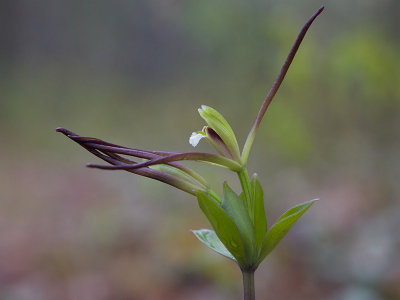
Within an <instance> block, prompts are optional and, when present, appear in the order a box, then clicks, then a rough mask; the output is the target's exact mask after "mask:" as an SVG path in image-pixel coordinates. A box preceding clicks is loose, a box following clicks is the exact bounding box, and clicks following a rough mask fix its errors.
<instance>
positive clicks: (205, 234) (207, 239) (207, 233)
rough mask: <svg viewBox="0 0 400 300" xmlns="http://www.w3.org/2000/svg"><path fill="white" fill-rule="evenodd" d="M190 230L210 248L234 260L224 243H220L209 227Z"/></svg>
mask: <svg viewBox="0 0 400 300" xmlns="http://www.w3.org/2000/svg"><path fill="white" fill-rule="evenodd" d="M192 232H193V234H194V235H195V236H196V237H197V238H198V239H199V240H200V241H201V242H203V243H204V244H205V245H206V246H207V247H209V248H210V249H212V250H214V251H215V252H218V253H219V254H222V255H223V256H226V257H228V258H230V259H232V260H234V261H236V259H235V258H234V257H233V256H232V254H231V253H230V252H229V250H228V249H226V247H225V246H224V244H222V242H221V240H220V239H219V238H218V236H217V235H216V234H215V232H214V231H212V230H209V229H199V230H192Z"/></svg>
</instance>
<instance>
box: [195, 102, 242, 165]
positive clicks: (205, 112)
mask: <svg viewBox="0 0 400 300" xmlns="http://www.w3.org/2000/svg"><path fill="white" fill-rule="evenodd" d="M199 114H200V116H201V117H202V118H203V119H204V120H205V121H206V122H207V124H208V125H209V126H210V127H211V128H212V129H213V130H214V131H215V132H216V133H217V134H218V135H219V137H220V138H221V139H222V141H223V142H224V143H225V144H226V147H227V148H228V149H229V152H230V153H231V155H232V157H233V159H234V160H235V161H237V162H239V163H241V159H240V151H239V145H238V142H237V140H236V136H235V133H234V132H233V130H232V127H231V126H230V125H229V123H228V122H227V121H226V120H225V118H224V117H223V116H222V115H221V114H220V113H219V112H218V111H216V110H215V109H214V108H212V107H209V106H206V105H202V106H201V108H199Z"/></svg>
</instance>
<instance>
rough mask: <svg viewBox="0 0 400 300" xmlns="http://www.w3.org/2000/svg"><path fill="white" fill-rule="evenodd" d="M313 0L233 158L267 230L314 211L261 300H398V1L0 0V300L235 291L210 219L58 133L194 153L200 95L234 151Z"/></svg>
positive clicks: (273, 270)
mask: <svg viewBox="0 0 400 300" xmlns="http://www.w3.org/2000/svg"><path fill="white" fill-rule="evenodd" d="M322 4H325V5H326V10H325V11H324V13H323V14H322V15H321V16H320V17H319V18H318V19H317V20H316V22H315V23H314V25H313V26H312V27H311V30H310V31H309V33H308V35H307V37H306V38H305V40H304V42H303V44H302V46H301V47H300V50H299V52H298V54H297V57H296V58H295V60H294V62H293V64H292V67H291V69H290V70H289V72H288V75H287V77H286V80H285V82H284V84H283V85H282V87H281V89H280V91H279V92H278V94H277V96H276V98H275V99H274V101H273V103H272V105H271V106H270V108H269V110H268V112H267V114H266V117H265V119H264V121H263V123H262V126H261V128H260V130H259V132H258V135H257V138H256V140H255V143H254V147H253V149H252V152H251V155H250V160H249V172H251V173H253V172H257V173H258V175H259V178H260V181H261V183H262V185H263V188H264V194H265V203H266V208H267V216H268V223H269V224H272V223H273V222H274V221H275V220H276V219H277V218H278V217H279V216H280V215H281V214H282V213H283V212H284V211H285V210H286V209H288V208H289V207H291V206H293V205H295V204H297V203H300V202H304V201H307V200H310V199H313V198H317V197H319V198H321V199H322V200H321V201H320V202H319V203H318V204H316V205H314V206H313V207H312V208H311V209H310V210H309V211H308V212H307V213H306V214H305V215H304V216H303V218H302V219H301V220H300V221H299V222H298V223H297V224H296V226H295V227H294V228H293V229H292V230H291V231H290V233H289V234H288V235H287V236H286V237H285V239H284V240H283V241H282V242H281V244H280V245H278V247H277V248H276V249H275V251H274V252H273V253H272V254H271V255H270V256H269V257H268V258H267V259H266V261H265V262H264V263H263V264H262V265H261V266H260V268H259V270H258V271H257V273H256V291H257V296H258V298H257V299H275V300H276V299H278V300H280V299H283V300H284V299H328V300H337V299H339V300H342V299H343V300H358V299H360V300H381V299H400V255H399V253H400V235H399V229H398V228H399V227H400V217H399V213H400V201H399V198H400V184H399V183H400V182H399V179H400V157H399V151H400V138H399V137H400V131H399V128H400V117H399V115H400V81H399V78H400V60H399V49H400V45H399V42H400V35H399V29H400V2H399V1H398V0H368V1H366V0H362V1H361V0H358V1H344V0H336V1H332V0H326V1H325V2H321V1H316V0H302V1H289V0H279V1H278V0H263V1H261V0H249V1H244V0H218V1H215V0H214V1H211V0H202V1H197V0H182V1H180V0H147V1H144V0H134V1H124V0H116V1H104V0H98V1H95V2H90V1H77V0H69V1H61V0H52V1H50V0H37V1H24V0H2V1H1V4H0V45H1V46H0V70H1V71H0V192H1V193H0V299H6V300H9V299H10V300H36V299H38V300H47V299H49V300H52V299H61V300H63V299H65V300H69V299H85V300H91V299H96V300H101V299H152V300H157V299H194V300H196V299H222V300H224V299H241V297H242V287H241V275H240V272H239V270H238V269H237V267H236V266H235V265H234V264H233V263H231V262H230V261H228V260H227V259H225V258H223V257H222V256H219V255H217V254H214V253H213V252H211V251H209V250H208V249H207V248H206V247H205V246H203V245H202V244H201V243H200V242H199V241H197V240H196V238H195V237H194V236H193V235H192V234H191V233H190V231H189V230H190V229H197V228H210V225H209V224H208V222H207V220H206V218H205V217H204V216H203V215H202V214H201V212H200V209H199V208H198V205H197V201H196V199H195V198H194V197H192V196H190V195H188V194H185V193H183V192H181V191H179V190H175V189H173V188H171V187H169V186H166V185H163V184H161V183H159V182H156V181H151V180H150V179H145V178H141V177H138V176H135V175H133V174H130V173H126V172H120V171H118V172H117V171H100V170H92V169H87V168H85V163H88V162H99V161H98V160H97V159H96V158H95V157H93V156H91V155H90V154H89V153H88V152H86V151H85V150H84V149H82V148H80V147H79V146H77V145H76V144H74V143H72V142H71V141H69V140H67V139H66V138H65V137H64V136H63V135H61V134H57V133H56V132H55V131H54V129H55V128H56V127H57V126H63V127H65V128H67V129H70V130H72V131H75V132H77V133H78V134H81V135H84V136H94V137H97V138H101V139H105V140H107V141H109V142H112V143H116V144H122V145H125V146H131V147H137V148H142V149H152V150H166V151H191V150H193V149H192V147H191V146H190V145H189V143H188V138H189V136H190V134H191V133H192V131H196V130H200V129H201V128H202V126H203V125H204V122H203V120H202V119H201V118H200V116H199V115H198V113H197V108H198V107H200V105H202V104H206V105H209V106H212V107H214V108H216V109H217V110H218V111H220V112H222V113H223V115H224V116H225V117H226V118H227V119H228V121H229V122H230V123H231V125H232V127H233V129H234V130H235V132H236V134H237V137H238V140H239V143H240V144H241V145H243V142H244V140H245V138H246V135H247V133H248V131H249V129H250V126H251V124H252V121H253V120H254V118H255V116H256V114H257V111H258V109H259V106H260V105H261V103H262V100H263V99H264V97H265V95H266V92H267V90H268V89H269V88H270V86H271V85H272V83H273V81H274V79H275V77H276V75H277V74H278V72H279V70H280V67H281V65H282V63H283V61H284V59H285V57H286V55H287V53H288V51H289V49H290V47H291V45H292V43H293V42H294V40H295V38H296V36H297V33H298V31H299V30H300V28H301V27H302V25H303V24H304V23H305V21H306V20H307V19H308V18H309V16H311V15H312V14H313V13H314V11H316V10H317V9H318V8H319V7H320V6H321V5H322ZM198 150H201V151H210V152H211V151H212V149H210V147H209V146H208V145H207V143H200V145H199V146H198ZM190 166H192V167H195V168H197V170H199V172H201V174H202V175H204V176H205V177H206V178H207V179H208V180H209V181H210V182H212V183H213V186H214V187H215V189H217V190H218V191H219V192H220V190H221V184H222V182H223V180H228V181H229V182H230V183H231V184H232V185H233V186H234V187H235V189H236V190H237V191H239V189H238V187H239V185H238V182H237V180H236V178H235V177H234V176H233V175H232V174H230V173H229V172H227V171H224V170H221V169H218V168H215V167H212V166H204V165H201V164H194V163H192V164H190Z"/></svg>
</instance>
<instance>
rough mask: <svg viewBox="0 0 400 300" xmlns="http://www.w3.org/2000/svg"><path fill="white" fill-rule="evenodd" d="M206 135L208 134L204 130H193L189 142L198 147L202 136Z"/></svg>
mask: <svg viewBox="0 0 400 300" xmlns="http://www.w3.org/2000/svg"><path fill="white" fill-rule="evenodd" d="M204 137H206V135H205V134H204V133H203V132H201V131H200V132H193V133H192V135H191V136H190V138H189V143H190V144H191V145H192V146H193V147H196V146H197V144H198V143H199V142H200V140H201V139H202V138H204Z"/></svg>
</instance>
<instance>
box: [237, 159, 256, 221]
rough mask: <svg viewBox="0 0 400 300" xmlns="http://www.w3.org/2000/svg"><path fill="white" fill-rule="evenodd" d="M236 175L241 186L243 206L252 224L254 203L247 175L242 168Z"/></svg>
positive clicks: (244, 168)
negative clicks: (243, 199)
mask: <svg viewBox="0 0 400 300" xmlns="http://www.w3.org/2000/svg"><path fill="white" fill-rule="evenodd" d="M237 174H238V176H239V180H240V185H241V186H242V190H243V193H244V198H245V201H244V202H245V203H244V205H245V207H246V209H247V211H248V213H249V216H250V219H251V220H252V221H253V222H254V203H253V197H252V194H251V188H250V179H249V174H248V173H247V169H246V167H243V168H242V170H240V171H239V172H237Z"/></svg>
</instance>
